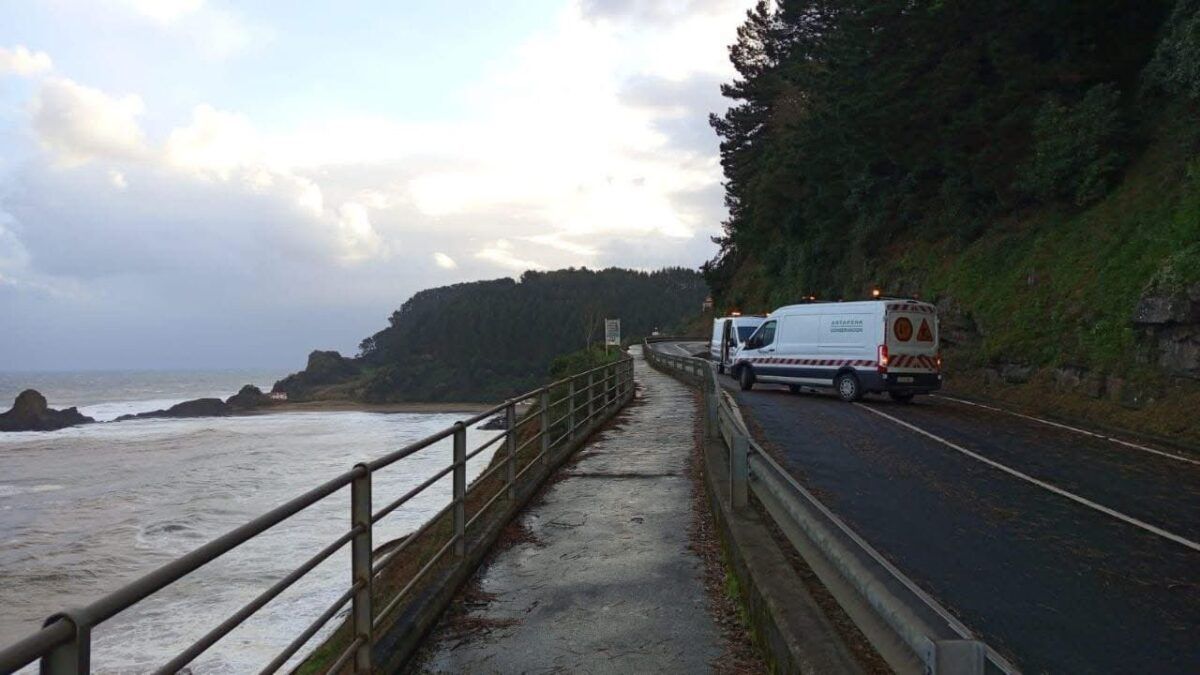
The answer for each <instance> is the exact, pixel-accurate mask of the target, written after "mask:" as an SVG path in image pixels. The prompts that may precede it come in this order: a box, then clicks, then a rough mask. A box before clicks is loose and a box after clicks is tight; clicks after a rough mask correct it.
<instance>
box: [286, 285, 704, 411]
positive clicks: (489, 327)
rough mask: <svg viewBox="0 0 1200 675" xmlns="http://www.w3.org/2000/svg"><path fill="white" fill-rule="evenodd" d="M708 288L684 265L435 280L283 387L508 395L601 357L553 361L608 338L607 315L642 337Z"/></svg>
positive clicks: (407, 397) (326, 392) (452, 397)
mask: <svg viewBox="0 0 1200 675" xmlns="http://www.w3.org/2000/svg"><path fill="white" fill-rule="evenodd" d="M707 294H708V288H707V286H706V285H705V283H704V280H703V278H702V277H701V276H700V274H699V273H697V272H695V271H693V270H687V269H682V268H670V269H663V270H658V271H654V272H638V271H633V270H624V269H617V268H610V269H605V270H599V271H593V270H587V269H566V270H557V271H553V272H533V271H530V272H525V273H524V274H523V275H521V279H520V281H514V280H513V279H508V278H505V279H494V280H490V281H477V282H471V283H464V284H455V285H453V286H444V287H441V288H432V289H428V290H424V291H421V292H419V293H417V294H416V295H414V296H413V297H412V298H410V299H409V300H408V301H407V302H405V303H404V304H403V305H402V306H401V307H400V309H398V310H397V311H395V312H393V313H392V315H391V317H389V319H388V326H387V327H386V328H384V329H383V330H381V331H379V332H378V333H375V334H374V335H372V336H370V337H368V338H366V339H365V340H363V341H362V344H361V345H360V353H359V355H358V356H357V357H355V358H344V357H342V356H341V355H339V354H337V353H336V352H314V353H313V354H312V355H310V357H309V363H308V367H307V368H306V369H305V370H304V371H302V372H299V373H296V374H294V375H291V376H289V377H287V378H285V379H284V380H281V381H280V382H278V383H277V384H276V385H275V390H276V391H285V392H287V393H288V397H289V399H292V400H310V399H352V400H361V401H367V402H396V401H500V400H503V399H504V398H506V397H509V396H512V395H514V394H517V393H520V392H524V391H527V390H530V389H534V388H537V387H538V386H540V385H542V384H543V383H544V382H545V381H546V378H547V376H548V375H550V374H555V375H559V374H562V373H561V372H559V371H561V370H562V369H563V368H565V367H568V366H569V365H570V364H578V365H580V366H581V367H582V366H583V365H586V364H587V363H592V362H595V361H596V360H597V359H601V358H602V356H597V355H595V354H594V353H593V354H591V355H590V356H586V355H583V354H577V355H576V356H575V360H574V361H570V362H568V363H567V364H566V365H564V364H559V365H558V367H557V368H556V367H555V363H554V361H555V359H556V358H557V357H560V356H562V355H564V354H568V353H573V352H578V351H579V350H584V349H586V348H587V347H588V346H589V345H595V344H597V343H602V342H603V339H604V319H605V318H618V319H620V320H621V329H622V337H623V338H625V340H626V341H629V340H633V339H640V338H641V337H643V336H645V335H649V334H650V332H651V331H652V330H654V329H655V328H663V329H666V328H668V327H671V326H673V325H674V324H677V323H679V322H680V321H681V320H682V319H683V318H684V317H687V316H689V315H692V314H694V313H695V312H696V310H697V309H698V308H699V307H700V306H701V304H702V303H703V301H704V298H705V296H706V295H707Z"/></svg>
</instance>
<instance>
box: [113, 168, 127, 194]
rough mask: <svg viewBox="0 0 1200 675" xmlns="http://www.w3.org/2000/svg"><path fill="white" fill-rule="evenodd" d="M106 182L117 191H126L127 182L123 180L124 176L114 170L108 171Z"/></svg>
mask: <svg viewBox="0 0 1200 675" xmlns="http://www.w3.org/2000/svg"><path fill="white" fill-rule="evenodd" d="M108 180H109V182H110V183H112V186H113V187H114V188H116V189H118V190H128V189H129V181H127V180H125V174H124V173H122V172H120V171H117V170H116V169H109V171H108Z"/></svg>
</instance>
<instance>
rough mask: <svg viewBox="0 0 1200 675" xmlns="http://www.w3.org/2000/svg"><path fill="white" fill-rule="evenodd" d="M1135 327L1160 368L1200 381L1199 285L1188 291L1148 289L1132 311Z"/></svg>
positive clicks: (1191, 287) (1159, 288) (1172, 373)
mask: <svg viewBox="0 0 1200 675" xmlns="http://www.w3.org/2000/svg"><path fill="white" fill-rule="evenodd" d="M1133 325H1134V327H1135V328H1136V329H1137V331H1138V337H1139V339H1140V340H1141V342H1142V343H1143V344H1144V345H1147V346H1148V347H1149V348H1150V349H1151V351H1152V352H1153V356H1154V358H1155V359H1156V360H1157V363H1158V366H1159V367H1160V368H1162V369H1163V370H1165V371H1166V372H1167V373H1169V374H1171V375H1177V376H1182V377H1189V378H1193V379H1200V282H1198V283H1194V284H1192V285H1191V286H1189V287H1187V288H1186V289H1179V288H1175V289H1169V288H1168V289H1164V288H1161V287H1158V288H1156V287H1151V288H1149V289H1147V291H1146V292H1145V293H1143V294H1142V297H1141V298H1140V299H1139V300H1138V304H1137V307H1136V308H1135V309H1134V311H1133Z"/></svg>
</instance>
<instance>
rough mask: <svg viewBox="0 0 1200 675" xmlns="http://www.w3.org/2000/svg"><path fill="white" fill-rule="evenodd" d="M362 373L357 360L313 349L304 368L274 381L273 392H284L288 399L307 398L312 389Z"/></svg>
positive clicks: (334, 383)
mask: <svg viewBox="0 0 1200 675" xmlns="http://www.w3.org/2000/svg"><path fill="white" fill-rule="evenodd" d="M361 373H362V369H361V368H359V365H358V362H357V361H355V360H354V359H348V358H346V357H344V356H342V355H341V354H339V353H337V352H335V351H326V352H323V351H314V352H313V353H311V354H309V355H308V365H307V366H306V367H305V368H304V370H302V371H300V372H298V373H293V374H291V375H288V376H287V377H285V378H283V379H282V380H280V381H278V382H276V383H275V386H274V387H272V388H271V391H273V392H284V393H286V394H287V395H288V400H290V401H303V400H306V399H308V398H309V397H310V396H311V395H312V392H313V390H314V389H317V388H320V387H327V386H331V385H336V384H342V383H345V382H349V381H351V380H353V379H355V378H357V377H358V376H359V375H360V374H361Z"/></svg>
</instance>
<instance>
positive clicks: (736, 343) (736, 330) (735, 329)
mask: <svg viewBox="0 0 1200 675" xmlns="http://www.w3.org/2000/svg"><path fill="white" fill-rule="evenodd" d="M766 320H767V319H766V318H765V317H762V316H742V315H740V314H739V315H737V316H723V317H721V318H719V319H714V320H713V330H712V339H711V340H709V343H708V356H709V358H710V359H712V360H713V361H716V363H717V372H719V373H723V372H725V369H726V368H727V367H728V366H730V365H732V364H733V357H734V356H735V355H736V354H737V352H738V350H739V349H741V348H742V345H743V344H745V342H746V338H749V337H750V336H751V335H752V334H753V333H754V329H756V328H758V327H759V326H761V325H762V323H763V322H764V321H766Z"/></svg>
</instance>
